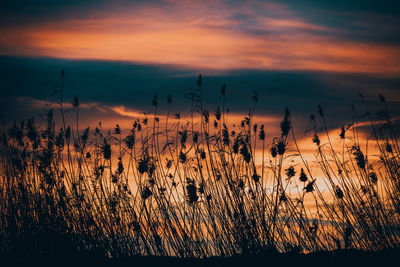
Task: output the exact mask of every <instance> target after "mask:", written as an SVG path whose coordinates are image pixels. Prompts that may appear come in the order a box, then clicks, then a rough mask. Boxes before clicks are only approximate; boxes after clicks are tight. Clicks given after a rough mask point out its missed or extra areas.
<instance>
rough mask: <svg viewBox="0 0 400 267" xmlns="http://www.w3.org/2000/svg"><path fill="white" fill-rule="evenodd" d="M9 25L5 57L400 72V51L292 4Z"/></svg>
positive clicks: (176, 4) (132, 8)
mask: <svg viewBox="0 0 400 267" xmlns="http://www.w3.org/2000/svg"><path fill="white" fill-rule="evenodd" d="M89 11H90V16H87V17H83V16H81V17H72V18H71V16H68V17H65V18H63V19H58V20H56V21H55V20H54V19H48V20H44V21H41V22H39V23H34V24H32V25H31V24H26V25H17V26H14V27H13V26H9V25H7V26H4V27H1V26H0V27H1V31H2V32H3V34H2V37H0V54H3V55H25V56H49V57H57V58H69V59H102V60H123V61H132V62H141V63H150V64H175V65H184V66H189V67H191V68H197V69H216V70H231V69H260V70H314V71H331V72H357V73H374V74H380V75H394V76H395V75H399V74H400V62H399V60H398V58H400V48H399V47H398V46H396V45H393V44H383V43H374V42H368V41H365V40H364V41H359V40H349V39H348V38H342V35H341V31H343V30H341V29H338V28H335V27H331V26H328V25H323V24H318V23H316V22H315V21H308V20H307V18H306V17H301V16H300V15H299V14H296V13H295V12H293V11H292V10H291V9H290V8H289V7H288V6H287V5H282V4H277V3H273V2H262V1H245V2H240V3H232V2H231V3H227V2H226V1H206V2H198V1H166V2H164V3H162V4H154V3H153V4H145V3H141V4H140V5H139V4H136V5H128V4H127V5H121V6H113V8H112V9H111V10H104V9H96V8H92V9H88V13H89Z"/></svg>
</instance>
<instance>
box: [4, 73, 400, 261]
mask: <svg viewBox="0 0 400 267" xmlns="http://www.w3.org/2000/svg"><path fill="white" fill-rule="evenodd" d="M63 82H64V75H63V73H62V74H61V75H60V83H59V86H58V95H59V100H58V101H57V102H56V103H53V106H52V107H53V108H52V109H49V110H47V111H46V112H47V118H46V119H45V120H42V121H36V120H35V119H34V118H31V119H28V120H26V121H24V122H15V123H14V124H11V125H9V124H4V126H3V127H2V133H1V140H0V142H1V149H0V151H1V156H0V157H1V167H0V175H1V178H0V236H1V239H0V253H1V257H2V258H3V259H4V260H5V261H7V262H13V261H16V260H17V259H18V260H19V261H21V262H23V261H24V259H37V260H39V261H40V259H53V258H61V257H65V258H69V259H82V260H83V259H87V258H89V259H90V260H91V261H97V260H99V259H102V260H103V259H110V261H111V260H112V261H114V263H116V262H118V261H124V260H126V261H128V262H129V261H134V260H133V259H135V260H137V261H139V262H140V261H147V260H149V261H154V262H153V263H154V264H156V263H157V261H159V260H160V259H164V260H165V259H167V261H168V260H170V261H172V262H173V263H172V264H173V265H176V264H178V265H179V264H182V265H186V264H187V262H186V261H193V262H195V263H192V264H194V265H196V264H198V265H199V266H202V265H204V266H205V265H207V266H210V265H212V264H211V263H209V262H208V261H211V260H216V261H223V263H221V264H222V265H223V264H226V265H234V264H233V263H232V262H230V263H229V261H234V263H235V264H240V263H243V264H245V261H246V260H250V261H256V260H260V259H262V261H263V262H264V261H265V260H264V259H265V258H270V259H275V260H276V261H279V262H286V261H287V263H288V264H289V263H292V261H293V262H297V263H299V264H300V263H301V262H304V264H305V265H306V264H307V262H308V261H309V259H313V260H314V262H318V261H319V260H318V259H319V257H321V256H320V255H324V254H323V253H328V254H327V255H328V256H326V257H325V259H331V258H335V257H333V256H332V255H338V253H339V254H340V255H342V256H339V262H340V261H344V262H345V261H346V259H347V258H346V257H348V256H346V255H348V252H354V253H350V254H352V255H355V256H354V257H356V258H353V260H354V259H359V260H361V261H366V259H369V258H368V257H367V258H365V256H360V255H367V254H368V253H369V252H368V251H375V252H374V253H373V254H372V255H374V256H371V257H372V258H373V259H375V260H376V262H378V261H379V260H378V259H381V258H385V257H384V256H382V255H384V253H385V251H391V250H390V249H396V248H399V245H400V170H399V164H400V159H399V155H400V147H399V142H398V136H397V133H396V131H394V128H393V125H392V122H391V118H390V116H389V112H388V109H387V105H386V101H385V99H384V97H383V96H380V100H381V105H382V108H381V110H378V111H377V112H376V111H375V112H373V111H370V110H369V108H368V105H367V103H366V101H364V103H365V107H363V108H364V109H365V112H366V113H365V117H364V118H365V120H364V121H363V124H362V123H360V122H357V121H356V119H355V117H354V116H353V118H352V120H351V121H349V123H348V124H347V125H343V127H342V129H341V131H340V132H338V133H337V134H334V135H335V136H333V134H332V131H330V130H329V129H328V127H327V121H326V120H328V118H325V115H324V112H323V109H322V107H318V109H317V112H316V114H315V115H311V117H310V125H311V126H310V128H309V129H307V132H308V134H309V135H310V139H311V140H312V142H313V144H314V149H315V153H314V159H313V162H310V160H309V159H307V158H305V157H304V153H303V148H302V147H301V144H300V143H299V142H298V141H297V140H296V134H295V131H294V129H293V127H292V115H291V114H290V111H289V110H288V109H285V110H284V114H283V118H282V122H281V123H280V125H277V127H280V134H279V135H278V136H275V137H273V138H272V139H271V138H267V135H268V134H269V132H268V129H266V128H265V127H264V125H261V124H256V123H255V121H254V114H255V110H256V105H257V104H260V103H258V102H259V99H258V95H257V94H256V93H254V94H253V96H252V99H253V101H254V106H253V107H251V108H250V111H249V114H248V115H247V116H245V117H244V118H243V119H242V120H241V121H239V122H232V121H229V112H228V109H227V107H226V106H225V94H226V88H225V86H223V87H222V88H221V90H220V98H219V99H220V104H219V105H217V106H216V107H215V109H213V110H207V109H206V108H205V106H206V105H205V103H203V90H202V78H201V76H199V78H198V80H197V87H196V89H195V90H193V92H192V94H191V98H190V101H191V103H192V104H191V110H190V111H189V112H188V114H189V115H188V116H186V115H185V116H183V115H181V114H179V113H176V114H175V113H174V112H173V101H172V97H170V96H169V97H168V98H167V99H166V101H165V102H166V103H165V104H166V105H168V112H167V114H159V113H158V109H159V105H161V100H159V99H158V97H157V95H154V98H153V100H152V108H153V113H152V114H148V115H146V117H145V118H141V119H137V120H134V121H133V122H132V128H131V129H129V130H125V129H121V128H120V127H119V126H118V125H116V126H115V129H111V130H110V129H102V127H101V124H99V126H98V127H96V128H95V129H90V128H85V127H82V126H81V125H79V106H80V104H79V101H78V98H75V99H74V102H73V112H75V113H76V121H74V122H73V123H68V122H67V121H66V119H65V115H64V113H65V103H64V102H63V101H64V100H63V90H64V88H63V87H64V86H63V84H64V83H63ZM361 97H362V96H361ZM159 102H160V103H159ZM63 105H64V106H63ZM55 114H56V115H55ZM365 122H368V123H365ZM366 125H367V126H366ZM367 128H368V130H365V129H367ZM361 131H362V132H363V133H365V132H366V131H367V134H366V135H365V134H364V135H361V134H360V133H361ZM365 136H367V137H365ZM270 139H271V140H270ZM333 140H335V141H333ZM311 164H312V166H311ZM332 251H334V252H332ZM367 252H368V253H367ZM307 253H311V254H310V255H302V254H307ZM335 253H336V254H335ZM341 253H342V254H341ZM346 253H347V254H346ZM379 253H381V254H379ZM382 253H383V254H382ZM248 255H252V256H251V257H249V256H248ZM255 255H259V256H258V257H259V258H257V256H255ZM260 255H261V256H260ZM263 255H268V256H263ZM287 255H291V256H290V257H292V258H290V259H287V257H286V256H287ZM357 255H359V256H357ZM368 255H369V254H368ZM376 255H378V256H376ZM139 256H146V257H142V258H135V257H139ZM150 256H151V257H150ZM153 256H155V258H154V257H153ZM169 256H173V257H177V258H168V257H169ZM210 257H211V258H210ZM226 257H234V258H228V259H225V258H226ZM235 257H239V258H235ZM240 257H244V258H240ZM254 257H255V258H254ZM271 257H272V258H271ZM340 257H341V258H340ZM357 257H359V258H357ZM380 257H381V258H380ZM127 259H128V260H127ZM234 259H236V260H234ZM241 260H242V261H243V262H242V261H241ZM164 262H165V261H164ZM227 262H228V263H227ZM369 262H373V260H372V261H369ZM214 263H215V262H214ZM214 263H213V264H214ZM336 263H338V262H336V261H335V260H334V261H332V262H331V263H326V264H336ZM143 264H145V263H143ZM172 264H171V265H172ZM216 264H217V265H218V264H219V263H218V262H217V263H216ZM338 264H339V263H338ZM238 266H239V265H238Z"/></svg>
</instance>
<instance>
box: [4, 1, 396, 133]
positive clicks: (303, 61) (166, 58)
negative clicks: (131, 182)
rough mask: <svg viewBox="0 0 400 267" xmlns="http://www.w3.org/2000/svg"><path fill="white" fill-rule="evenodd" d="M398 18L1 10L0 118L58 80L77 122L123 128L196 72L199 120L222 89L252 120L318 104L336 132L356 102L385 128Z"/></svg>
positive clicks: (24, 4)
mask: <svg viewBox="0 0 400 267" xmlns="http://www.w3.org/2000/svg"><path fill="white" fill-rule="evenodd" d="M399 14H400V4H398V2H397V1H358V0H357V1H346V0H338V1H323V0H310V1H305V0H304V1H302V0H298V1H290V0H282V1H257V0H247V1H222V0H215V1H177V0H165V1H127V0H126V1H75V0H73V1H50V0H40V1H2V4H1V7H0V32H1V35H0V81H1V92H2V95H1V99H0V105H1V108H0V116H1V115H2V116H5V118H6V119H9V120H12V119H23V118H26V117H30V116H33V115H35V114H38V113H40V111H41V110H42V109H43V106H44V103H46V101H49V100H52V97H51V92H52V87H53V86H54V85H55V84H56V83H57V78H58V76H59V73H60V71H61V69H65V73H66V75H65V92H64V93H65V99H66V101H70V100H72V98H73V97H74V96H78V97H79V99H80V101H81V103H82V104H85V105H84V106H82V108H83V109H84V110H85V112H84V113H83V115H82V116H83V117H82V118H83V120H86V121H88V122H89V121H90V120H93V121H98V120H109V121H112V122H114V121H116V120H120V121H127V122H128V121H130V120H131V119H132V117H133V116H135V115H136V114H140V113H141V112H146V111H149V110H150V109H151V97H152V96H153V94H154V93H157V94H158V95H159V97H160V99H161V100H163V99H165V97H166V95H167V94H171V95H172V96H173V97H174V103H175V106H176V109H180V108H182V107H184V106H185V103H187V101H188V97H187V94H188V93H189V92H190V90H191V89H192V88H193V87H195V86H196V76H197V75H198V74H199V73H201V74H202V75H203V76H204V90H205V95H206V97H207V98H206V100H207V102H208V103H209V105H210V109H212V108H213V104H214V103H215V101H216V97H217V96H218V94H219V88H220V86H221V85H222V84H224V83H226V84H227V98H228V105H229V106H230V108H231V110H232V112H237V113H243V114H245V113H246V111H247V110H248V108H249V107H250V105H251V104H252V102H251V97H250V95H251V93H252V92H253V91H257V92H258V94H259V95H260V102H259V105H258V107H257V110H258V113H259V114H260V115H263V116H267V115H268V116H269V117H268V118H273V117H274V116H279V117H281V114H282V111H283V108H284V107H285V106H288V107H289V108H290V110H292V113H293V114H296V115H297V116H298V118H299V121H302V119H304V118H306V117H308V115H309V114H310V113H313V112H315V110H316V107H317V105H319V104H320V105H322V106H323V107H324V108H325V109H326V110H327V116H328V117H329V118H330V121H331V122H332V124H331V125H332V127H338V126H339V125H340V124H342V123H345V122H347V121H349V120H350V119H351V114H350V111H351V105H352V104H355V105H356V106H358V107H359V108H360V110H361V111H360V113H362V106H361V102H360V99H359V97H358V93H362V94H363V95H364V96H365V97H366V99H367V100H368V101H370V103H371V106H372V107H375V105H376V104H377V98H378V95H379V94H383V95H385V97H386V99H387V100H388V102H389V107H390V109H391V111H392V113H393V116H394V117H395V118H396V116H398V115H399V114H400V107H399V102H400V26H399V25H400V16H399ZM160 102H161V101H160ZM165 107H166V105H164V108H165ZM161 110H163V108H162V107H161ZM164 110H165V109H164ZM304 120H305V119H304ZM300 126H303V125H302V124H301V123H300Z"/></svg>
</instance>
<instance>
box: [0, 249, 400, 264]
mask: <svg viewBox="0 0 400 267" xmlns="http://www.w3.org/2000/svg"><path fill="white" fill-rule="evenodd" d="M387 264H390V265H392V266H399V265H400V249H391V250H385V251H379V252H365V251H359V250H337V251H332V252H316V253H312V254H307V255H303V254H288V253H286V254H279V253H277V252H263V253H260V254H257V255H238V256H233V257H230V258H221V257H212V258H206V259H180V258H175V257H143V256H132V257H128V258H121V259H107V258H104V257H101V256H98V255H87V256H85V257H80V258H75V257H73V256H70V257H63V256H59V257H45V256H42V257H26V258H23V259H22V258H12V259H4V258H3V259H1V261H0V266H71V267H75V266H171V267H172V266H173V267H181V266H182V267H183V266H190V267H203V266H204V267H206V266H207V267H210V266H215V267H217V266H218V267H224V266H227V267H236V266H257V267H261V266H296V267H297V266H308V267H310V266H323V267H329V266H332V267H333V266H334V267H342V266H376V267H380V266H382V265H387Z"/></svg>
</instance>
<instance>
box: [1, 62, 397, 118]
mask: <svg viewBox="0 0 400 267" xmlns="http://www.w3.org/2000/svg"><path fill="white" fill-rule="evenodd" d="M63 68H64V69H65V89H64V99H65V100H66V101H70V100H72V98H73V97H74V96H78V97H79V98H80V100H81V102H82V103H91V102H96V103H99V105H100V106H101V105H114V106H118V105H124V106H125V107H127V108H131V109H135V110H142V111H150V110H151V98H152V96H153V94H154V93H157V94H158V95H159V99H160V109H161V111H163V110H164V111H165V108H166V107H167V105H166V101H164V99H166V96H167V94H171V95H172V96H173V102H174V110H181V111H187V110H188V109H189V107H190V100H189V97H188V94H189V92H191V90H192V89H193V88H195V87H196V76H197V72H196V71H195V70H191V69H182V68H179V67H177V66H150V65H135V64H131V63H126V62H110V61H76V60H61V59H48V58H36V59H34V58H22V57H0V73H1V74H0V75H1V79H0V80H1V87H2V88H3V89H2V98H3V100H4V99H8V100H7V101H6V102H7V103H8V104H9V105H7V106H4V105H2V107H1V108H0V113H3V114H7V116H16V117H19V118H20V115H23V114H30V113H29V112H27V111H26V110H25V109H26V107H21V106H18V105H20V104H19V103H20V102H17V101H16V102H15V103H12V101H13V99H17V98H19V97H28V98H33V99H41V100H48V99H50V100H51V99H53V100H55V99H56V98H55V97H54V96H53V97H51V95H52V88H53V87H54V85H55V84H56V83H57V78H58V76H59V73H60V71H61V69H63ZM203 76H204V78H203V84H204V96H205V102H207V106H208V107H209V109H211V110H213V109H214V108H215V106H216V104H217V103H218V101H220V99H219V94H220V87H221V85H222V84H223V83H226V85H227V106H229V107H230V109H231V111H232V112H240V113H243V114H246V112H247V111H248V110H249V108H250V107H251V106H252V105H253V102H252V100H251V95H252V93H253V91H256V92H258V94H259V99H260V100H259V103H258V104H257V105H258V106H257V111H258V113H259V114H266V115H278V114H281V113H282V110H283V109H284V107H285V106H287V107H289V108H290V109H291V110H292V112H293V113H294V114H296V116H298V117H303V118H306V117H308V116H309V114H311V113H315V111H316V107H317V105H322V106H323V107H324V108H325V109H326V112H327V114H330V116H331V118H332V120H333V121H332V123H333V125H338V124H341V123H344V122H345V121H348V120H350V119H351V114H350V112H351V105H352V104H359V107H360V110H362V109H363V108H362V105H360V99H359V96H358V93H359V92H361V93H363V94H364V95H365V96H366V98H367V100H368V101H369V102H370V103H371V104H372V106H373V107H375V105H378V101H377V99H378V95H379V94H380V93H383V94H385V95H386V97H387V99H388V102H389V103H390V107H391V111H392V112H393V114H394V115H399V113H400V110H399V108H398V107H399V105H398V103H399V101H400V95H399V93H398V88H399V86H400V78H383V77H371V76H366V75H355V74H339V73H327V72H282V71H257V70H254V71H248V70H247V71H233V72H228V73H224V74H215V73H212V72H208V71H207V70H204V71H203ZM18 110H19V111H21V112H17V111H18ZM22 111H23V112H22ZM360 112H361V111H360Z"/></svg>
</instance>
